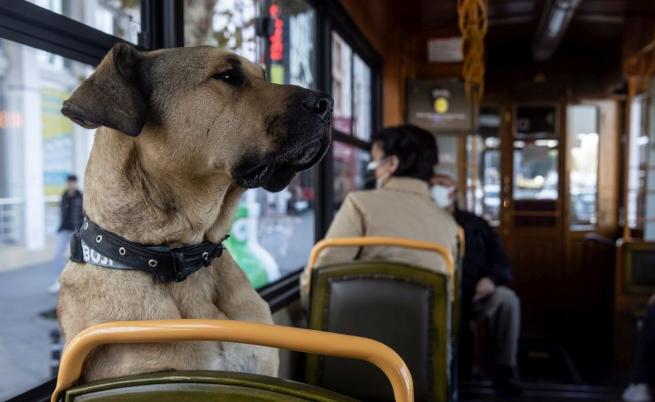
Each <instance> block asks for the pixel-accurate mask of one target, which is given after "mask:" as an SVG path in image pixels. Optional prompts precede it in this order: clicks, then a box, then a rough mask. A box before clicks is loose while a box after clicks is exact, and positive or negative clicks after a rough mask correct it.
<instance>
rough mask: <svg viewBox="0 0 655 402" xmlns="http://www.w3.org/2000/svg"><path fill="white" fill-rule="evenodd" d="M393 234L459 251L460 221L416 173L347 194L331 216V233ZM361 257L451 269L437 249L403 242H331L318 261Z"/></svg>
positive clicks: (303, 284) (304, 287) (303, 286)
mask: <svg viewBox="0 0 655 402" xmlns="http://www.w3.org/2000/svg"><path fill="white" fill-rule="evenodd" d="M358 236H390V237H403V238H408V239H414V240H422V241H429V242H434V243H440V244H442V245H444V246H446V247H447V248H448V249H449V250H451V253H452V255H453V256H456V255H457V224H456V223H455V220H454V219H453V217H452V216H451V215H450V214H449V213H448V212H447V211H445V210H443V209H441V208H439V207H438V206H437V205H436V204H435V203H434V201H433V200H432V197H431V196H430V191H429V188H428V185H427V183H425V182H424V181H422V180H418V179H412V178H406V177H403V178H400V177H393V178H391V179H390V180H389V181H388V182H387V183H386V184H385V185H384V187H383V188H381V189H377V190H369V191H356V192H352V193H350V194H348V196H347V197H346V199H345V200H344V202H343V205H342V206H341V209H339V212H337V215H336V216H335V217H334V220H333V221H332V225H331V226H330V229H329V230H328V233H327V235H326V236H325V237H326V238H328V239H330V238H338V237H358ZM358 253H359V256H358ZM356 258H357V259H360V260H386V261H397V262H402V263H406V264H410V265H415V266H421V267H425V268H428V269H433V270H435V271H439V272H446V267H445V264H444V261H443V260H442V259H441V257H440V256H439V255H437V254H435V253H433V252H429V251H421V250H411V249H405V248H399V247H364V248H363V249H361V252H360V250H359V248H355V247H347V248H346V247H344V248H341V247H339V248H329V249H326V250H324V251H323V252H322V253H321V255H320V256H319V258H318V261H317V263H316V267H322V266H327V265H331V264H336V263H340V262H347V261H352V260H355V259H356ZM308 277H309V271H308V269H307V267H305V271H304V272H303V273H302V275H301V277H300V283H301V293H303V294H302V296H306V294H307V293H308V291H309V289H308V287H307V279H308Z"/></svg>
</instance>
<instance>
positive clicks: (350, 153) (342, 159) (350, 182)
mask: <svg viewBox="0 0 655 402" xmlns="http://www.w3.org/2000/svg"><path fill="white" fill-rule="evenodd" d="M332 155H333V156H332V158H333V161H334V210H335V212H336V211H337V210H338V209H339V207H341V203H342V202H343V200H344V199H345V198H346V195H348V193H349V192H351V191H356V190H361V189H363V188H364V185H365V183H364V179H365V176H366V164H367V163H368V161H369V159H370V154H369V152H368V151H364V150H362V149H359V148H357V147H355V146H353V145H349V144H345V143H342V142H337V141H335V142H334V146H333V148H332Z"/></svg>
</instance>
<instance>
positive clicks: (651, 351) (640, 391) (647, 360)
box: [623, 294, 655, 402]
mask: <svg viewBox="0 0 655 402" xmlns="http://www.w3.org/2000/svg"><path fill="white" fill-rule="evenodd" d="M653 384H655V294H654V295H652V296H651V297H650V299H649V300H648V314H647V315H646V319H645V320H644V325H643V327H642V328H641V333H640V334H639V341H638V343H637V349H636V350H635V361H634V362H633V368H632V381H631V383H630V385H629V386H628V388H626V390H625V392H623V400H624V401H625V402H651V401H652V400H653V396H652V394H651V386H653Z"/></svg>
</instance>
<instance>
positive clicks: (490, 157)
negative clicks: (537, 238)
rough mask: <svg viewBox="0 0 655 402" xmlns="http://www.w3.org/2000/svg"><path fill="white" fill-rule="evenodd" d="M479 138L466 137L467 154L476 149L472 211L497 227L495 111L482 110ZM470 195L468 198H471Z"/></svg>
mask: <svg viewBox="0 0 655 402" xmlns="http://www.w3.org/2000/svg"><path fill="white" fill-rule="evenodd" d="M478 132H479V136H476V137H473V136H469V137H468V144H467V148H468V152H469V154H470V153H471V152H472V151H473V149H474V146H473V145H474V144H473V142H474V141H476V142H477V143H476V144H475V148H476V149H477V153H478V156H477V173H478V174H477V179H476V181H477V182H476V183H471V184H470V185H469V188H473V189H475V190H474V192H475V194H474V195H473V205H474V211H475V212H476V213H481V214H482V216H483V217H484V218H485V219H486V220H487V221H488V222H489V223H490V224H491V225H494V226H496V225H498V224H499V223H500V189H501V176H500V169H501V166H500V160H501V159H500V115H499V112H498V109H497V108H491V107H482V108H481V109H480V115H479V118H478ZM470 160H471V158H469V172H468V177H469V180H471V179H470V178H471V177H473V175H472V171H471V170H472V169H473V166H472V164H471V162H470ZM470 196H471V195H469V197H470Z"/></svg>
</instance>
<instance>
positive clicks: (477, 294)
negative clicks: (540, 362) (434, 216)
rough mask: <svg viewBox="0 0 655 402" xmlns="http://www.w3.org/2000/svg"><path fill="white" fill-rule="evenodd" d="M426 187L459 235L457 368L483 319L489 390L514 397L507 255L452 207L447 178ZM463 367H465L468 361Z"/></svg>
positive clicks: (482, 227) (451, 183) (513, 317)
mask: <svg viewBox="0 0 655 402" xmlns="http://www.w3.org/2000/svg"><path fill="white" fill-rule="evenodd" d="M431 182H432V185H433V187H432V194H433V198H434V200H435V202H436V204H437V205H439V206H440V207H441V208H444V209H445V210H447V211H449V212H450V213H451V214H452V215H453V216H454V217H455V221H457V223H458V224H459V225H460V226H461V227H462V229H464V236H465V241H464V244H465V248H464V260H463V261H462V270H463V272H462V282H461V283H462V293H461V298H462V303H461V308H462V311H461V321H462V326H461V328H462V332H461V336H462V342H461V344H462V345H463V347H462V353H461V354H460V355H461V356H462V357H463V359H462V360H463V361H462V360H460V361H462V363H463V364H461V367H462V368H466V366H467V364H464V363H467V361H466V360H467V359H466V358H465V357H466V356H467V354H466V353H465V352H467V350H466V346H467V345H469V346H472V344H473V342H472V339H473V338H472V336H473V334H472V329H471V325H472V323H471V320H472V319H477V318H484V319H485V320H486V321H487V325H488V328H489V332H490V335H491V338H492V340H493V346H494V358H495V359H494V360H495V364H496V367H495V368H494V373H493V382H494V387H495V388H496V391H497V392H498V393H499V394H501V395H503V396H516V395H519V394H520V393H521V387H520V385H519V382H518V378H517V373H516V366H517V349H518V340H519V330H520V317H521V307H520V304H519V299H518V298H517V297H516V294H515V293H514V291H512V290H511V289H509V288H508V287H507V286H506V285H507V284H508V282H509V281H510V279H511V276H512V273H511V269H510V266H509V261H508V258H507V255H506V254H505V251H504V250H503V247H502V246H501V244H500V241H499V239H498V236H497V235H496V232H495V231H494V230H493V229H492V228H491V227H490V226H489V224H488V223H487V222H486V221H485V220H484V219H482V218H479V217H477V216H476V215H474V214H472V213H469V212H466V211H462V210H460V209H459V208H458V207H457V202H456V194H457V191H456V190H457V189H456V181H455V179H454V177H453V176H452V175H450V174H449V173H445V172H440V173H435V175H434V176H433V177H432V181H431ZM469 349H470V348H469ZM469 352H470V350H469ZM469 356H472V354H469ZM468 363H469V364H468V366H470V359H469V361H468Z"/></svg>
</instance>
